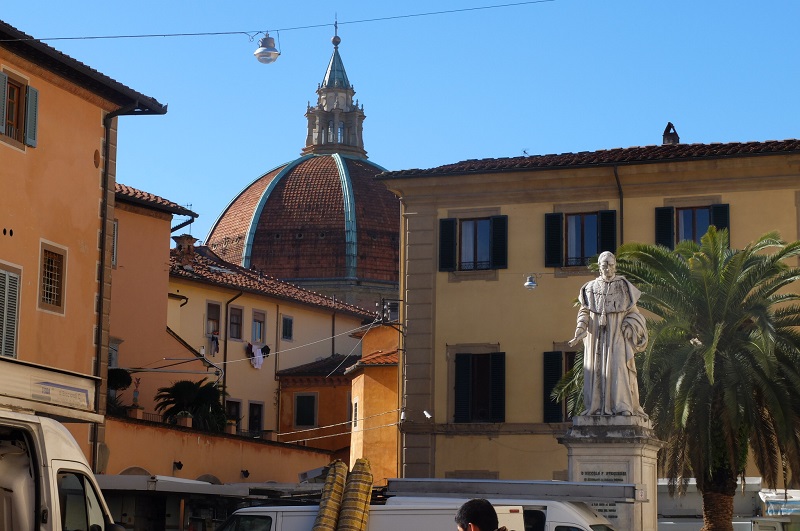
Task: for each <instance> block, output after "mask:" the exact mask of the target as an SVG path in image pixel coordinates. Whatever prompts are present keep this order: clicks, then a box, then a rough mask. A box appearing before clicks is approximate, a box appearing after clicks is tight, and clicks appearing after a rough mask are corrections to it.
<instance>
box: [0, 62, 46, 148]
mask: <svg viewBox="0 0 800 531" xmlns="http://www.w3.org/2000/svg"><path fill="white" fill-rule="evenodd" d="M38 115H39V91H38V90H36V89H35V88H33V87H30V86H28V84H27V83H26V82H25V80H24V79H22V78H20V77H18V76H16V75H14V74H12V73H10V72H0V140H2V141H4V142H7V143H9V144H12V145H15V146H17V147H24V146H30V147H36V136H37V121H38Z"/></svg>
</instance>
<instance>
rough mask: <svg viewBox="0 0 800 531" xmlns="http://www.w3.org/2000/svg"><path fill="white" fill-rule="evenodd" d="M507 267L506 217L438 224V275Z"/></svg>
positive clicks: (442, 220) (450, 221) (447, 221)
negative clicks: (439, 273)
mask: <svg viewBox="0 0 800 531" xmlns="http://www.w3.org/2000/svg"><path fill="white" fill-rule="evenodd" d="M507 267H508V216H491V217H485V218H463V219H456V218H446V219H440V220H439V271H481V270H491V269H506V268H507Z"/></svg>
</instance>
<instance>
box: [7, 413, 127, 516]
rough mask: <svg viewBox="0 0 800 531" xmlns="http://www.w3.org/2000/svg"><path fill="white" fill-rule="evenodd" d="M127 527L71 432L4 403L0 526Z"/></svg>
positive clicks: (55, 422) (45, 419) (48, 420)
mask: <svg viewBox="0 0 800 531" xmlns="http://www.w3.org/2000/svg"><path fill="white" fill-rule="evenodd" d="M34 530H36V531H71V530H81V531H124V528H123V527H122V526H120V525H116V524H114V523H113V520H112V519H111V515H110V513H109V511H108V507H107V506H106V503H105V501H104V500H103V496H102V494H101V493H100V489H99V488H98V486H97V482H96V481H95V478H94V476H93V475H92V471H91V469H90V468H89V465H88V463H87V462H86V458H85V457H84V455H83V452H82V451H81V449H80V447H79V446H78V443H77V442H75V439H74V438H73V437H72V434H71V433H70V432H69V431H67V429H66V428H65V427H64V426H62V425H61V424H60V423H59V422H57V421H55V420H53V419H50V418H45V417H38V416H36V415H32V414H27V413H19V412H16V411H10V410H6V409H0V531H34Z"/></svg>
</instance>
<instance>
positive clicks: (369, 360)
mask: <svg viewBox="0 0 800 531" xmlns="http://www.w3.org/2000/svg"><path fill="white" fill-rule="evenodd" d="M398 353H399V351H397V350H390V351H388V352H383V351H382V350H378V351H376V352H371V353H369V354H365V355H363V356H361V359H360V360H359V361H358V363H354V364H353V365H352V366H351V367H350V368H349V369H347V371H345V374H350V373H352V372H355V371H357V370H359V369H363V368H364V367H392V366H396V365H397V364H398V363H399V361H400V358H399V356H398Z"/></svg>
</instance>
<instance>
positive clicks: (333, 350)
mask: <svg viewBox="0 0 800 531" xmlns="http://www.w3.org/2000/svg"><path fill="white" fill-rule="evenodd" d="M333 308H334V309H333V313H332V314H331V356H333V355H334V354H336V295H334V296H333Z"/></svg>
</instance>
